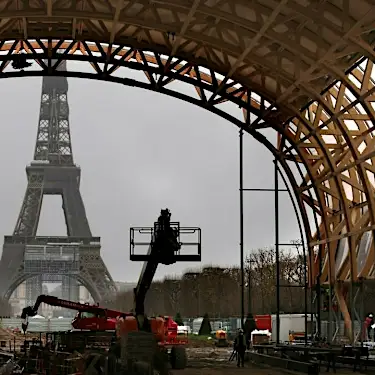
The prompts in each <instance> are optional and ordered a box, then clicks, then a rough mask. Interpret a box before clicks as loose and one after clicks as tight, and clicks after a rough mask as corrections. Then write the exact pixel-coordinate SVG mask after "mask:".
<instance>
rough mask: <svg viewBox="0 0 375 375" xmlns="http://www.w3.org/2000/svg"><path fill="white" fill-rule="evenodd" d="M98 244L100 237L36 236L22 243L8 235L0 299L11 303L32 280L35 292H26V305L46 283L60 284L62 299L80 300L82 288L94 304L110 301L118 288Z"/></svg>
mask: <svg viewBox="0 0 375 375" xmlns="http://www.w3.org/2000/svg"><path fill="white" fill-rule="evenodd" d="M99 241H100V239H99V238H98V237H93V238H85V239H83V238H72V237H35V238H33V239H29V241H27V240H26V241H23V242H24V243H20V239H17V238H14V236H6V237H5V239H4V246H3V253H2V257H1V262H0V296H1V297H2V298H3V299H5V300H9V298H10V297H11V295H12V293H13V292H14V290H15V289H16V288H17V287H18V286H19V285H20V284H21V283H23V282H25V281H26V282H27V281H30V284H31V285H32V289H31V290H30V291H28V290H26V304H27V305H30V304H33V303H34V302H35V300H36V298H37V296H38V295H39V294H41V293H42V288H41V286H42V283H43V282H61V283H62V287H63V298H66V299H73V300H75V299H77V298H79V296H78V293H77V289H78V288H79V285H82V286H84V287H85V288H86V289H87V290H88V291H89V293H90V294H91V296H92V298H93V299H94V301H95V302H99V303H103V302H106V301H109V300H110V299H111V298H112V297H113V296H114V294H115V293H116V286H115V284H114V282H113V280H112V278H111V276H110V274H109V272H108V270H107V268H106V266H105V264H104V261H103V259H102V258H101V255H100V242H99ZM69 283H70V288H69V285H68V284H69ZM64 289H65V292H64ZM69 289H70V290H69Z"/></svg>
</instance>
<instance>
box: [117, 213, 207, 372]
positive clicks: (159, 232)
mask: <svg viewBox="0 0 375 375" xmlns="http://www.w3.org/2000/svg"><path fill="white" fill-rule="evenodd" d="M170 218H171V213H170V211H169V210H168V209H165V210H161V213H160V216H159V218H158V221H157V222H155V223H154V227H152V228H150V227H149V228H130V260H131V261H144V265H143V268H142V271H141V274H140V276H139V279H138V284H137V286H136V288H134V316H126V317H124V318H121V319H120V322H119V326H118V329H119V336H122V335H123V334H124V333H128V332H134V331H144V332H150V331H151V332H153V333H154V335H155V336H156V339H157V341H158V343H159V346H160V347H161V348H163V349H164V350H165V351H166V352H168V355H169V360H170V363H171V365H172V368H173V369H183V368H185V367H186V363H187V356H186V349H185V344H186V341H187V340H186V338H183V337H180V336H178V334H177V333H178V328H177V323H176V322H173V320H172V319H171V318H169V319H167V322H166V320H165V319H164V318H161V317H157V318H147V316H146V314H145V299H146V295H147V292H148V291H149V289H150V287H151V284H152V281H153V279H154V276H155V273H156V270H157V267H158V266H159V264H164V265H171V264H174V263H176V262H177V261H187V262H194V261H200V260H201V230H200V228H191V227H189V228H187V227H185V228H181V227H180V223H179V222H171V221H170ZM136 233H140V234H147V235H150V237H151V238H150V240H149V241H147V242H144V241H140V242H137V241H136V239H135V234H136ZM193 233H196V234H197V240H196V241H195V242H191V243H187V242H185V243H183V242H181V238H180V235H181V234H193ZM145 244H147V245H148V252H147V254H135V251H134V250H135V246H136V245H145ZM184 244H186V245H189V246H196V247H197V250H198V251H197V254H188V255H185V254H181V247H182V246H183V245H184ZM166 326H167V327H169V328H167V330H166V329H165V327H166ZM172 332H173V333H172Z"/></svg>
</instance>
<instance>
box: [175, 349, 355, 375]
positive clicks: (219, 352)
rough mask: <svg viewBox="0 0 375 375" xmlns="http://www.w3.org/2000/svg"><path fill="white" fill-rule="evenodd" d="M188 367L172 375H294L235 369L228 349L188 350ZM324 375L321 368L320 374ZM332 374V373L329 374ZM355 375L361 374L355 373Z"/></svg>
mask: <svg viewBox="0 0 375 375" xmlns="http://www.w3.org/2000/svg"><path fill="white" fill-rule="evenodd" d="M187 353H188V357H189V360H188V367H187V368H186V369H185V370H180V371H172V374H173V375H224V374H225V375H232V374H238V375H240V374H243V375H245V374H246V375H247V374H249V375H280V374H289V375H293V374H294V375H295V374H298V373H295V372H292V371H283V370H281V369H273V368H271V367H267V366H262V367H260V366H256V365H254V364H252V363H248V362H247V363H245V367H244V368H237V366H236V362H234V361H232V362H229V361H228V359H229V357H230V354H231V349H230V348H225V349H224V348H188V349H187ZM323 373H326V371H325V368H322V370H321V374H323ZM331 373H332V372H331ZM349 374H353V370H352V369H344V370H342V369H337V372H336V375H349ZM356 374H357V375H361V373H359V372H356Z"/></svg>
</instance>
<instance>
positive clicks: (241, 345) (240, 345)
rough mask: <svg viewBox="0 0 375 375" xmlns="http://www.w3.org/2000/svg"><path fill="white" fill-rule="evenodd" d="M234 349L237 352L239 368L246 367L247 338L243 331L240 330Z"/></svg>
mask: <svg viewBox="0 0 375 375" xmlns="http://www.w3.org/2000/svg"><path fill="white" fill-rule="evenodd" d="M234 349H235V351H236V352H237V367H240V366H242V367H244V365H245V352H246V337H245V335H244V332H243V329H239V330H238V334H237V337H236V339H235V340H234Z"/></svg>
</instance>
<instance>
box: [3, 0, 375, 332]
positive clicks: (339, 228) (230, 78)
mask: <svg viewBox="0 0 375 375" xmlns="http://www.w3.org/2000/svg"><path fill="white" fill-rule="evenodd" d="M374 29H375V6H374V5H373V2H372V1H370V0H326V1H319V2H318V1H314V0H253V1H249V0H23V1H20V0H17V1H16V0H0V78H5V77H12V76H26V75H27V76H31V75H46V74H48V75H58V74H65V75H68V76H77V77H86V78H94V79H101V80H107V81H114V82H120V83H123V84H126V85H132V86H137V87H143V88H146V89H150V90H154V91H158V92H161V93H164V94H168V95H172V96H175V97H177V98H181V99H184V100H187V101H190V102H191V103H194V104H196V105H199V106H201V107H203V108H206V109H207V110H210V111H212V112H214V113H216V114H218V115H220V116H222V117H224V118H226V119H228V120H230V121H231V122H233V123H235V124H236V125H237V126H239V127H242V128H243V129H244V130H245V131H246V132H248V133H250V134H251V135H253V136H254V137H255V138H256V139H258V140H259V141H260V142H262V143H263V144H265V145H266V147H268V148H269V149H270V150H271V151H272V152H273V153H274V155H275V156H276V157H277V158H278V160H279V161H280V164H281V166H282V168H283V169H284V171H285V173H286V175H287V177H288V180H289V183H290V186H291V187H292V189H293V191H294V194H295V198H296V201H297V204H298V207H299V210H300V214H301V218H302V221H303V224H304V227H305V230H306V239H307V242H308V249H309V283H310V286H315V285H318V286H322V285H327V286H329V288H330V290H332V291H333V292H334V293H333V297H332V298H336V299H337V301H338V304H339V306H340V310H341V312H342V314H343V316H344V319H345V322H346V325H347V328H348V329H349V334H350V335H351V336H353V335H352V332H351V330H350V326H351V327H353V325H351V322H352V321H353V319H354V316H353V314H355V311H354V308H353V306H351V307H350V309H348V307H347V303H346V302H347V301H346V299H345V298H344V289H345V288H344V287H343V286H345V285H346V284H348V285H351V286H353V285H354V284H356V283H358V282H360V281H361V280H364V279H373V278H375V269H374V262H375V249H374V240H373V238H374V233H375V194H374V189H375V177H374V176H375V148H374V146H375V138H374V134H375V119H374V117H375V106H374V103H375V77H374V75H375V73H374V61H375V53H374V42H375V34H374ZM20 56H21V57H20ZM20 58H24V59H26V58H27V59H28V61H31V62H33V64H32V66H31V67H29V68H26V69H25V70H24V71H14V70H12V69H11V68H10V65H11V64H10V62H11V61H12V60H14V59H20ZM66 60H77V61H82V62H85V63H86V64H85V65H86V66H85V65H82V64H81V65H80V67H81V68H80V71H72V70H69V71H68V72H67V73H59V65H60V63H62V61H66ZM77 65H78V64H77ZM131 70H133V72H131ZM134 71H137V72H142V73H144V75H143V76H142V77H143V78H135V76H134V74H135V73H134ZM137 77H138V76H137ZM175 81H180V82H181V83H184V84H186V85H190V86H192V87H194V88H195V90H196V92H195V94H196V95H195V96H194V95H188V94H186V92H185V91H184V89H182V87H183V85H176V84H175ZM230 104H232V107H233V108H231V106H230ZM236 111H237V112H236ZM352 302H353V301H352ZM352 305H353V303H352Z"/></svg>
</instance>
